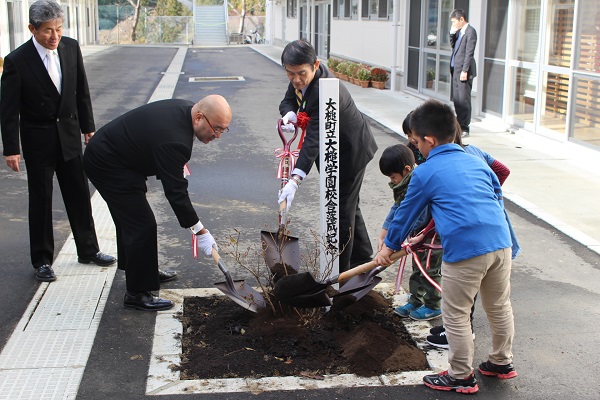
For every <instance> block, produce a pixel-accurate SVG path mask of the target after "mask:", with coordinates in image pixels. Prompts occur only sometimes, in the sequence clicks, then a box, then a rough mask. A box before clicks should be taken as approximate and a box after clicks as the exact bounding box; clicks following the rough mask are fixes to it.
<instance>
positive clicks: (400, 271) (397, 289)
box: [395, 256, 408, 294]
mask: <svg viewBox="0 0 600 400" xmlns="http://www.w3.org/2000/svg"><path fill="white" fill-rule="evenodd" d="M407 259H408V257H406V256H404V257H402V258H401V259H400V263H399V264H398V274H396V287H395V293H396V294H398V293H400V288H401V287H402V277H403V276H404V268H406V260H407Z"/></svg>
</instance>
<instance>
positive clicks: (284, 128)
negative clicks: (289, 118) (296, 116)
mask: <svg viewBox="0 0 600 400" xmlns="http://www.w3.org/2000/svg"><path fill="white" fill-rule="evenodd" d="M281 130H282V131H283V132H288V133H290V132H294V131H295V130H296V127H295V126H294V124H285V125H283V126H282V127H281Z"/></svg>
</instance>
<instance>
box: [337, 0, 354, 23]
mask: <svg viewBox="0 0 600 400" xmlns="http://www.w3.org/2000/svg"><path fill="white" fill-rule="evenodd" d="M333 17H334V18H346V19H348V18H352V19H356V18H358V0H333Z"/></svg>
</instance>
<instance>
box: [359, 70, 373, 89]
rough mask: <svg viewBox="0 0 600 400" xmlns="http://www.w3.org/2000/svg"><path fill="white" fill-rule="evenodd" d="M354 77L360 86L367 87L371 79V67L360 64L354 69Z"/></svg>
mask: <svg viewBox="0 0 600 400" xmlns="http://www.w3.org/2000/svg"><path fill="white" fill-rule="evenodd" d="M356 78H357V79H358V81H359V83H360V87H364V88H367V87H369V82H370V81H371V69H370V68H369V67H368V66H366V65H361V66H360V68H359V69H358V70H357V71H356Z"/></svg>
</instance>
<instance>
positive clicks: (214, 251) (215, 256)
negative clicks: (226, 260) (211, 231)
mask: <svg viewBox="0 0 600 400" xmlns="http://www.w3.org/2000/svg"><path fill="white" fill-rule="evenodd" d="M211 256H212V258H213V260H215V263H217V266H218V267H219V269H220V270H221V272H223V273H224V274H225V275H227V274H228V273H229V272H228V271H227V270H226V269H225V266H224V265H223V263H222V262H221V256H220V255H219V252H218V251H217V249H215V248H214V247H213V248H212V252H211Z"/></svg>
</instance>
